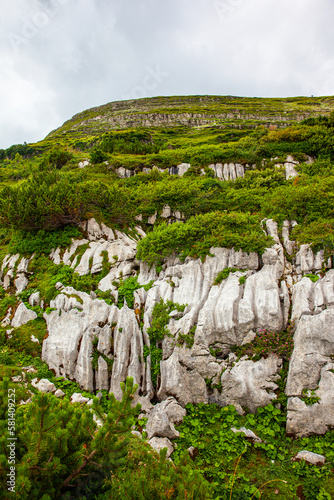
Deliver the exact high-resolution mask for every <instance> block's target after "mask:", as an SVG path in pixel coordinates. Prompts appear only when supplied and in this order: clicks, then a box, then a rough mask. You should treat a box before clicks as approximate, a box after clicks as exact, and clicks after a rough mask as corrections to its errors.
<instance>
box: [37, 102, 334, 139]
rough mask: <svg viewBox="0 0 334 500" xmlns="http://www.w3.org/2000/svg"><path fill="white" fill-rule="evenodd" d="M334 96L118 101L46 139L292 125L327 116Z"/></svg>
mask: <svg viewBox="0 0 334 500" xmlns="http://www.w3.org/2000/svg"><path fill="white" fill-rule="evenodd" d="M333 109H334V97H332V96H330V97H287V98H258V97H234V96H174V97H153V98H147V99H146V98H144V99H137V100H130V101H116V102H111V103H108V104H104V105H102V106H98V107H94V108H91V109H88V110H86V111H83V112H82V113H78V114H76V115H74V116H73V117H72V118H71V119H70V120H67V121H66V122H65V123H64V124H63V125H62V126H61V127H59V128H58V129H56V130H53V131H52V132H51V133H50V134H49V135H48V136H47V138H55V137H57V136H59V135H63V134H67V135H76V136H77V135H81V134H87V135H93V134H99V133H103V132H105V131H108V130H110V129H115V130H117V129H125V128H129V127H154V126H163V127H170V126H178V125H179V126H180V125H182V126H188V127H198V126H208V125H209V126H220V127H222V128H224V127H226V126H238V125H239V126H240V125H245V123H244V122H245V120H247V126H248V127H250V126H253V127H254V126H256V125H260V124H264V125H270V124H278V125H279V126H288V125H291V124H293V123H295V122H296V121H301V120H303V119H305V118H307V117H309V116H311V115H312V116H318V115H328V114H329V113H330V112H331V111H332V110H333Z"/></svg>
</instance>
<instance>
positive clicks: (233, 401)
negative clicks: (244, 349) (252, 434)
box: [215, 354, 282, 413]
mask: <svg viewBox="0 0 334 500" xmlns="http://www.w3.org/2000/svg"><path fill="white" fill-rule="evenodd" d="M281 367H282V359H281V358H279V357H278V356H276V355H273V354H272V355H270V356H269V357H268V358H266V359H264V358H261V359H260V360H259V361H256V362H253V361H251V360H247V359H241V360H240V361H238V362H237V363H235V364H234V366H233V367H232V368H228V369H227V370H225V371H224V373H223V374H222V376H221V387H222V390H221V394H219V393H218V391H217V390H216V393H215V396H216V399H217V401H218V402H219V403H220V404H221V405H222V406H227V405H234V406H235V407H236V409H237V411H238V412H239V413H243V412H244V411H243V408H248V409H249V411H250V412H252V413H255V411H256V410H257V409H258V408H260V407H264V406H266V405H268V404H270V403H271V402H272V401H273V400H275V399H276V397H277V396H276V394H275V392H274V391H275V390H276V389H278V385H277V384H276V383H275V381H276V380H277V379H278V378H279V375H278V372H279V370H280V369H281Z"/></svg>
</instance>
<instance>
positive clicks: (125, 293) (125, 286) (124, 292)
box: [117, 276, 154, 309]
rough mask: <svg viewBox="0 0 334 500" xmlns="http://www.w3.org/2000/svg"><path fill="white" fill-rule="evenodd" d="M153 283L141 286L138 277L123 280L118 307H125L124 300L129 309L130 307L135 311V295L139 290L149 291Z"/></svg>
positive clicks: (119, 287)
mask: <svg viewBox="0 0 334 500" xmlns="http://www.w3.org/2000/svg"><path fill="white" fill-rule="evenodd" d="M153 283H154V281H150V282H149V283H147V284H146V285H141V284H140V283H138V277H137V276H131V277H130V278H127V279H126V280H124V281H123V280H122V279H121V281H120V283H119V286H118V302H117V307H119V308H120V309H121V308H122V307H123V306H124V299H125V300H126V303H127V305H128V307H130V309H133V303H134V296H133V293H134V292H135V291H136V290H138V289H139V288H144V289H145V290H146V291H147V290H149V289H150V288H151V287H152V285H153Z"/></svg>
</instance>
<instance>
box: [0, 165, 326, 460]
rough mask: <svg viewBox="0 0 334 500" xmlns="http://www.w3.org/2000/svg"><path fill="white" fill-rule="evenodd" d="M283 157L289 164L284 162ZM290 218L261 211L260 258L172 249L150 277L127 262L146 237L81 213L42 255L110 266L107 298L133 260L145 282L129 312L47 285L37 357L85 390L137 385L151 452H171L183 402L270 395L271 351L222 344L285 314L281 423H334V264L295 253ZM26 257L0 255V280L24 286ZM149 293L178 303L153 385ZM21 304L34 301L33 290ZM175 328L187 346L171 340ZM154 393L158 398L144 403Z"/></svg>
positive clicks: (291, 427) (275, 324) (259, 401)
mask: <svg viewBox="0 0 334 500" xmlns="http://www.w3.org/2000/svg"><path fill="white" fill-rule="evenodd" d="M290 160H291V161H290ZM286 163H291V164H292V163H293V159H287V162H286ZM189 167H190V165H179V166H178V167H175V168H176V169H177V171H175V172H174V171H173V172H170V173H174V174H178V175H183V174H184V173H185V172H186V170H187V169H188V168H189ZM210 168H212V169H213V170H214V172H215V175H216V176H217V177H218V178H220V179H222V180H223V179H225V180H231V179H234V180H235V179H237V178H238V177H241V176H243V175H244V171H245V168H244V167H243V166H242V165H239V164H225V165H223V164H216V165H211V166H210ZM247 168H250V167H249V166H246V170H247ZM158 217H162V218H166V219H168V220H169V221H174V220H175V219H182V214H181V213H176V212H173V211H172V210H171V208H170V207H169V206H168V205H165V206H164V207H163V209H162V211H160V213H159V214H158V212H157V213H156V214H155V215H154V216H153V218H154V220H155V219H156V218H158ZM151 222H152V223H153V222H154V221H153V219H152V220H151ZM295 224H296V223H295V222H294V221H292V222H291V221H285V222H284V224H283V228H282V231H281V233H280V232H279V228H278V225H277V223H276V222H274V221H273V220H270V219H269V220H267V219H264V220H263V221H262V227H263V230H264V232H265V233H266V234H267V235H270V236H271V237H272V238H273V240H274V244H273V246H272V247H271V248H268V249H266V251H265V252H264V253H263V255H262V256H261V257H260V256H259V255H257V254H256V253H250V254H248V253H246V252H242V251H236V250H235V249H233V248H232V249H226V248H211V249H210V253H211V254H212V255H213V256H207V257H206V259H205V260H204V261H203V262H202V261H201V260H200V259H197V260H194V259H191V258H189V257H188V258H187V259H186V260H185V261H184V262H181V261H180V259H179V258H178V257H177V256H171V257H169V258H168V259H165V261H164V264H163V266H162V269H160V270H159V274H158V273H157V271H156V269H155V268H149V267H148V266H147V265H146V264H145V263H140V262H138V261H136V250H137V240H138V239H139V238H141V237H144V236H145V233H144V232H143V231H142V229H141V228H139V227H138V228H136V232H137V236H136V238H137V239H134V238H132V237H129V236H127V235H125V234H123V233H121V232H119V231H113V230H112V229H110V228H108V227H107V226H105V225H104V224H100V223H98V222H97V221H96V220H95V219H90V220H88V221H86V222H85V223H84V224H83V225H82V229H83V231H84V234H85V239H81V240H73V241H72V245H71V246H70V247H69V248H68V249H66V250H65V252H63V251H60V249H55V250H53V252H52V253H51V255H50V257H51V258H52V260H53V261H54V262H55V263H56V264H60V263H64V264H66V265H68V266H71V267H72V269H74V271H75V272H76V273H78V274H80V275H86V274H89V273H93V274H95V273H99V272H100V271H101V269H102V267H103V265H104V264H105V263H106V259H107V261H108V263H109V265H110V271H109V273H108V274H107V276H105V278H103V279H102V280H101V281H100V283H99V285H98V286H99V290H101V291H110V292H111V295H112V296H113V297H114V299H115V300H116V302H117V299H118V290H117V286H115V281H118V280H119V279H120V278H123V279H126V278H127V277H130V276H135V275H136V273H137V272H138V269H139V274H138V283H140V284H141V285H144V284H147V283H149V282H150V281H153V282H154V283H153V285H152V286H151V288H150V289H148V290H145V289H144V288H140V289H138V290H136V291H135V292H134V296H133V298H134V307H133V309H131V308H129V307H128V305H127V304H126V302H125V304H124V306H123V307H122V308H121V309H118V308H117V307H116V306H115V305H108V304H107V303H106V302H105V301H104V300H101V299H98V298H97V294H96V293H95V292H91V294H86V293H83V292H80V291H77V290H75V289H73V288H70V287H67V288H65V287H64V286H63V285H62V284H61V283H59V284H57V286H56V287H57V290H59V292H60V293H59V295H58V296H57V297H56V298H55V300H54V301H52V303H51V304H50V305H51V308H53V309H54V310H53V311H51V312H50V313H49V314H44V318H45V321H46V323H47V328H48V336H47V338H46V339H45V340H44V341H43V346H42V359H43V360H45V361H46V362H47V363H48V365H49V367H50V368H51V369H52V370H54V371H55V373H56V375H57V376H64V377H66V378H69V379H71V380H76V381H77V382H78V383H79V384H80V386H81V387H82V388H83V389H86V390H89V391H100V390H102V389H105V390H108V391H111V392H113V393H114V394H115V396H116V397H117V398H120V397H121V396H122V392H121V389H120V383H121V382H124V381H125V380H126V377H128V376H131V377H133V378H134V382H135V383H136V384H138V392H137V394H136V398H135V399H136V402H137V401H138V402H143V403H144V405H145V408H144V409H143V411H146V412H147V414H148V415H149V422H148V433H149V437H150V438H151V442H152V443H153V444H154V446H156V447H157V449H160V448H161V447H164V446H168V447H169V453H170V452H171V450H170V446H171V444H170V442H169V440H168V438H170V439H172V438H174V437H175V436H176V435H177V431H176V430H175V427H174V424H176V423H178V422H180V421H182V418H184V415H185V410H184V409H183V408H182V407H183V406H185V405H186V404H187V403H189V402H191V403H195V404H196V403H200V402H204V403H212V402H214V403H216V404H219V405H223V406H224V405H228V404H233V405H235V407H236V408H237V410H238V411H239V412H240V413H242V412H244V410H245V408H248V409H249V410H250V411H252V412H255V411H256V410H257V408H259V407H263V406H265V405H267V404H268V403H270V402H272V401H274V400H275V398H276V394H275V391H276V390H277V383H276V382H277V380H278V378H279V372H280V369H281V366H282V360H281V359H280V358H279V357H278V356H275V355H270V356H268V357H267V358H262V359H261V360H260V361H256V362H253V361H252V360H250V359H248V358H242V359H240V360H238V359H237V358H236V356H235V355H234V354H233V353H231V347H232V346H234V345H243V344H245V343H249V342H251V341H252V340H253V339H254V338H255V336H256V332H257V331H258V330H260V329H267V330H271V331H276V332H279V331H281V330H283V329H284V328H285V327H286V326H287V324H288V320H289V319H292V320H294V322H295V328H296V331H295V339H294V341H295V347H294V352H293V355H292V358H291V360H290V367H289V374H288V381H287V386H286V393H287V395H288V397H289V402H288V421H287V432H288V433H289V434H294V435H301V436H303V435H309V434H311V433H318V434H322V433H325V432H326V431H327V430H328V429H330V428H332V427H334V417H333V415H334V396H333V394H334V361H333V359H334V352H333V351H334V330H333V328H334V326H333V325H334V321H333V320H334V270H333V269H330V270H328V272H327V273H326V274H323V273H324V269H326V268H327V269H328V268H330V267H331V265H332V261H331V259H327V261H326V262H325V255H324V252H318V253H317V254H315V253H313V251H312V249H311V247H310V246H309V245H302V246H301V247H300V249H299V250H298V252H297V253H296V250H297V247H296V244H295V243H294V242H293V241H292V240H291V239H290V231H291V229H292V228H293V227H294V226H295ZM287 254H288V255H290V257H289V258H288V259H287V258H286V255H287ZM28 264H29V259H21V260H20V256H19V255H13V256H11V255H8V256H6V257H5V259H4V261H3V263H2V266H1V271H0V285H1V286H4V288H6V289H11V290H13V288H14V286H16V290H17V291H19V290H21V289H23V288H24V287H25V286H26V284H27V280H28V278H29V273H28ZM226 268H230V272H229V274H228V276H227V277H226V278H225V279H223V280H222V281H221V283H219V284H217V285H214V284H213V283H214V281H215V279H216V277H217V275H218V273H220V272H221V271H223V270H224V269H226ZM233 268H234V270H233ZM310 273H311V274H314V273H317V274H319V275H320V279H318V280H317V281H315V282H314V279H313V277H312V276H311V278H312V280H311V279H310V278H309V277H307V276H305V274H310ZM160 300H163V301H164V302H166V301H172V302H173V303H178V304H180V305H183V306H184V310H183V311H182V312H180V311H173V312H172V313H171V315H170V318H169V323H168V330H169V332H170V335H168V336H166V337H165V338H164V339H163V341H162V343H161V346H160V345H159V348H160V347H161V349H162V360H161V363H160V375H159V377H158V384H157V387H153V384H152V380H151V358H150V355H147V352H148V351H147V349H148V348H150V342H151V341H150V337H149V330H148V328H149V327H150V326H151V324H152V314H153V310H154V307H155V305H156V304H157V303H158V302H159V301H160ZM29 302H30V305H31V306H34V305H37V304H39V303H40V297H39V295H38V293H37V294H34V295H32V296H31V297H30V300H29ZM13 311H15V309H14V308H12V309H11V310H10V311H6V313H7V314H6V316H5V318H2V324H3V325H4V326H6V327H9V326H12V327H13V328H17V327H18V326H21V325H22V324H25V323H26V322H27V321H30V320H32V319H35V318H36V316H37V315H36V313H34V312H33V311H31V310H30V309H27V308H26V306H25V305H24V304H23V303H21V304H19V307H18V308H17V310H16V312H15V315H14V318H13V319H12V316H13ZM7 333H8V334H10V330H8V332H7ZM185 336H188V337H187V338H188V340H189V344H188V342H187V343H185V342H184V340H182V339H184V337H185ZM144 353H145V358H144ZM312 391H313V392H312ZM153 396H155V397H157V398H158V399H159V400H160V401H161V403H159V404H157V405H156V406H155V407H154V408H153V409H152V408H151V404H150V400H151V399H152V397H153ZM310 403H311V404H310Z"/></svg>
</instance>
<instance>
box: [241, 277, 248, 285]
mask: <svg viewBox="0 0 334 500" xmlns="http://www.w3.org/2000/svg"><path fill="white" fill-rule="evenodd" d="M246 279H247V278H246V276H240V278H239V285H243V284H244V283H246Z"/></svg>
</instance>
